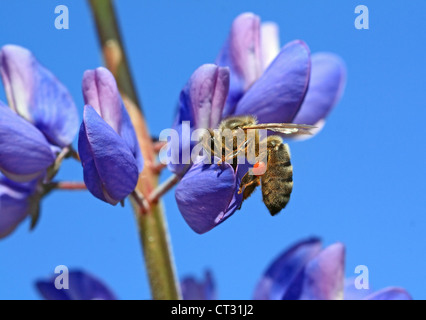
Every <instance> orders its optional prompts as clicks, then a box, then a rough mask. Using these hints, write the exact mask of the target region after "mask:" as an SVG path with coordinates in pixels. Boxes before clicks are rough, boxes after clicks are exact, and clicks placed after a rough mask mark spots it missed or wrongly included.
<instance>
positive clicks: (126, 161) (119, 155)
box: [78, 106, 139, 205]
mask: <svg viewBox="0 0 426 320" xmlns="http://www.w3.org/2000/svg"><path fill="white" fill-rule="evenodd" d="M78 150H79V154H80V158H81V163H82V165H83V173H84V182H85V183H86V186H87V188H88V189H89V191H90V192H91V193H92V194H93V195H94V196H95V197H97V198H99V199H101V200H103V201H106V202H108V203H110V204H113V205H115V204H117V203H118V202H120V201H121V200H123V199H124V198H125V197H127V196H128V195H129V194H130V193H131V192H133V190H134V189H135V187H136V183H137V181H138V176H139V170H138V166H137V163H136V160H135V157H134V155H133V154H132V152H131V150H130V149H129V148H128V146H127V145H126V143H125V141H124V140H123V139H122V138H121V137H120V136H119V135H118V134H117V133H116V132H115V131H114V130H113V129H112V128H111V126H109V125H108V124H107V123H106V122H105V121H104V120H103V119H102V118H101V117H100V116H99V114H98V113H97V112H96V111H95V110H94V109H93V108H92V107H91V106H85V107H84V117H83V123H82V125H81V129H80V135H79V141H78Z"/></svg>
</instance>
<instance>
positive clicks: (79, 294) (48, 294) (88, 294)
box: [36, 270, 117, 300]
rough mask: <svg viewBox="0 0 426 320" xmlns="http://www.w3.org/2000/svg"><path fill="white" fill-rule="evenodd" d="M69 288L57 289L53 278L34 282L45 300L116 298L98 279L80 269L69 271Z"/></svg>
mask: <svg viewBox="0 0 426 320" xmlns="http://www.w3.org/2000/svg"><path fill="white" fill-rule="evenodd" d="M68 275H69V288H68V289H57V288H56V287H55V278H56V277H57V275H56V276H52V277H50V278H49V279H47V280H39V281H37V282H36V288H37V290H38V292H39V293H40V295H41V296H42V297H43V298H44V299H46V300H116V299H117V298H116V297H115V295H114V293H113V292H112V291H111V290H110V289H109V288H108V287H107V286H106V285H105V284H104V283H103V282H102V281H101V280H99V279H97V278H96V277H94V276H93V275H91V274H89V273H87V272H86V271H82V270H73V271H70V272H69V274H68Z"/></svg>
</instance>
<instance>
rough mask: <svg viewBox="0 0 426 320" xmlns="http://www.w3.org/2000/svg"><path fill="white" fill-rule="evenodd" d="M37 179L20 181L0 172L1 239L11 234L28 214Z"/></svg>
mask: <svg viewBox="0 0 426 320" xmlns="http://www.w3.org/2000/svg"><path fill="white" fill-rule="evenodd" d="M35 186H36V183H35V181H32V182H26V183H18V182H14V181H12V180H10V179H8V178H7V177H5V176H4V175H2V174H1V173H0V239H1V238H4V237H6V236H7V235H9V234H10V233H11V232H12V231H14V230H15V228H16V227H17V226H18V225H19V223H21V222H22V221H23V220H24V219H25V218H26V217H27V215H28V213H29V212H30V209H31V203H30V196H31V195H32V194H33V193H34V191H35Z"/></svg>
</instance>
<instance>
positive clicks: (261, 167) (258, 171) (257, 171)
mask: <svg viewBox="0 0 426 320" xmlns="http://www.w3.org/2000/svg"><path fill="white" fill-rule="evenodd" d="M252 171H253V174H254V175H255V176H262V175H263V174H264V173H265V171H266V163H265V162H262V161H259V162H256V163H255V164H254V166H253V169H252Z"/></svg>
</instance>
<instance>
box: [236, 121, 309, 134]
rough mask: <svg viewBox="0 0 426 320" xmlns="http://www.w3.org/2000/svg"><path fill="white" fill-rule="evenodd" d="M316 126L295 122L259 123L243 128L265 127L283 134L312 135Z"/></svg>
mask: <svg viewBox="0 0 426 320" xmlns="http://www.w3.org/2000/svg"><path fill="white" fill-rule="evenodd" d="M315 128H316V127H315V126H310V125H308V124H295V123H259V124H255V125H250V126H244V127H242V129H243V130H248V129H265V130H270V131H274V132H278V133H282V134H309V135H312V132H311V130H312V129H315Z"/></svg>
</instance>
